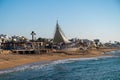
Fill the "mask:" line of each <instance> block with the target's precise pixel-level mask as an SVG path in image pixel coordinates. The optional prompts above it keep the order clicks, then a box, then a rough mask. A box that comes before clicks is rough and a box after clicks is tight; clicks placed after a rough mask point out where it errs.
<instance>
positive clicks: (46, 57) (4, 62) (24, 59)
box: [0, 49, 120, 70]
mask: <svg viewBox="0 0 120 80" xmlns="http://www.w3.org/2000/svg"><path fill="white" fill-rule="evenodd" d="M117 50H120V49H99V50H96V49H92V50H88V52H87V53H86V54H79V55H74V54H73V55H66V54H64V53H49V54H42V55H40V54H35V55H19V54H15V55H14V54H7V55H3V54H0V65H1V66H0V70H5V69H9V68H15V67H17V66H22V65H26V64H32V63H35V62H50V61H56V60H64V59H69V58H91V57H101V56H111V55H109V54H102V53H105V52H111V51H117Z"/></svg>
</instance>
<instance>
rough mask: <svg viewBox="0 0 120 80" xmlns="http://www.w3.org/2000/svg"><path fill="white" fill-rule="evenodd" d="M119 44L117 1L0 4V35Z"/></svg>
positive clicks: (8, 0)
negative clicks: (62, 35) (58, 33)
mask: <svg viewBox="0 0 120 80" xmlns="http://www.w3.org/2000/svg"><path fill="white" fill-rule="evenodd" d="M57 20H58V23H59V25H60V27H61V29H62V30H63V32H64V33H65V35H66V36H67V37H68V38H69V39H70V38H79V39H90V40H93V39H100V40H101V41H103V42H107V41H120V0H0V34H7V35H9V36H12V35H22V36H26V37H27V38H29V39H31V35H30V33H31V32H32V31H34V32H35V33H36V38H38V37H44V38H53V36H54V33H55V26H56V21H57Z"/></svg>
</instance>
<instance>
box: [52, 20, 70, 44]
mask: <svg viewBox="0 0 120 80" xmlns="http://www.w3.org/2000/svg"><path fill="white" fill-rule="evenodd" d="M53 42H56V43H60V42H64V43H70V41H69V40H68V39H67V37H66V36H65V34H64V33H63V32H62V30H61V28H60V26H59V24H58V21H57V23H56V31H55V35H54V39H53Z"/></svg>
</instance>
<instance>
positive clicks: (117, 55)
mask: <svg viewBox="0 0 120 80" xmlns="http://www.w3.org/2000/svg"><path fill="white" fill-rule="evenodd" d="M105 54H112V56H102V57H91V58H69V59H64V60H57V61H49V62H36V63H31V64H26V65H22V66H18V67H14V68H9V69H5V70H0V80H120V51H112V52H107V53H105Z"/></svg>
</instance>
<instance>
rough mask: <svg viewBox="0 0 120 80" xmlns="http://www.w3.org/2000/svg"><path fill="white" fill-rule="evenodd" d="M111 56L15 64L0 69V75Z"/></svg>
mask: <svg viewBox="0 0 120 80" xmlns="http://www.w3.org/2000/svg"><path fill="white" fill-rule="evenodd" d="M112 57H116V56H100V57H91V58H68V59H64V60H56V61H48V62H34V63H30V64H25V65H21V66H17V67H14V68H9V69H4V70H0V75H1V74H7V73H11V72H17V71H24V70H27V69H42V68H45V67H46V66H50V65H57V64H64V63H72V62H75V61H85V60H99V59H101V58H102V59H103V58H112Z"/></svg>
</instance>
